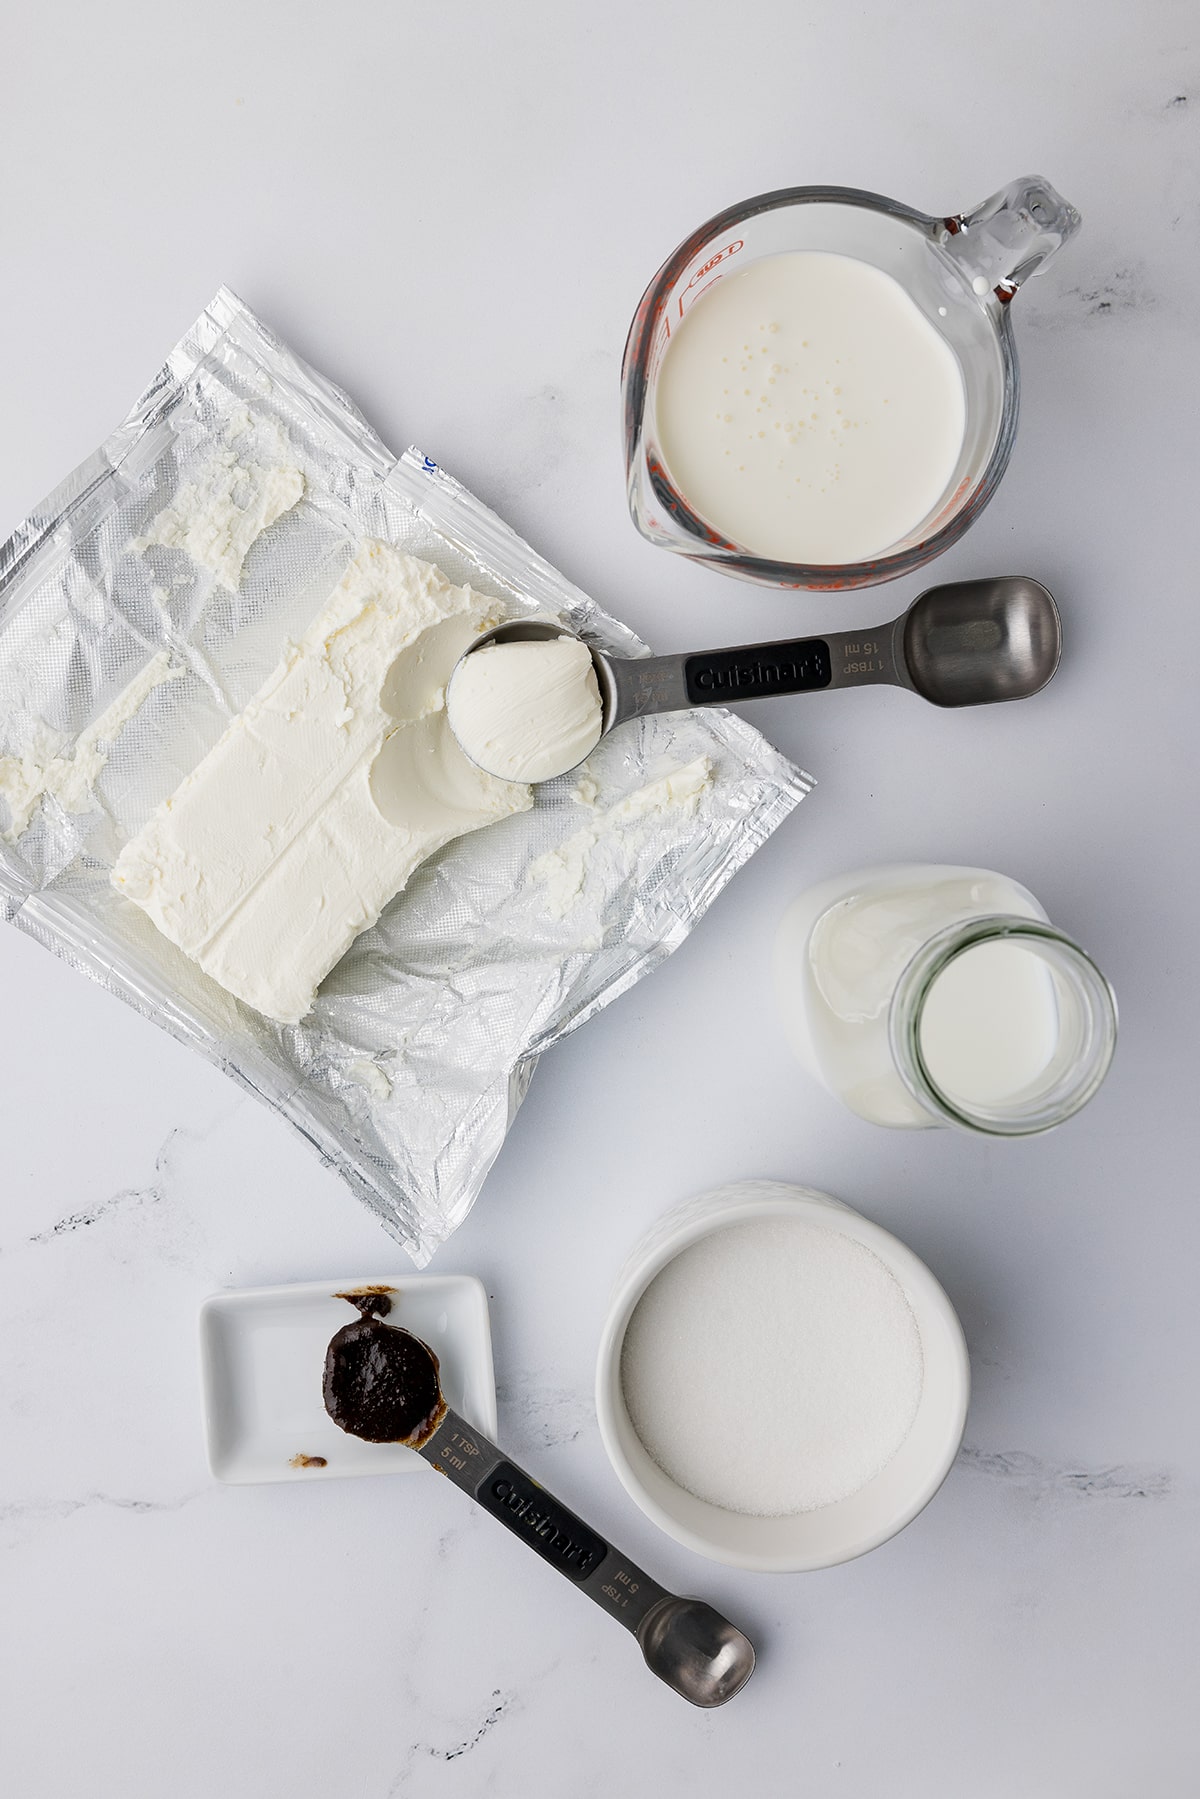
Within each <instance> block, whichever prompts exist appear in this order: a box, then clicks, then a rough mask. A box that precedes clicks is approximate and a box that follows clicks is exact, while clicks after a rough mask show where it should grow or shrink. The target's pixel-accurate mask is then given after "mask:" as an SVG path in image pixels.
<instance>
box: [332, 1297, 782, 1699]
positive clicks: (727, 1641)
mask: <svg viewBox="0 0 1200 1799" xmlns="http://www.w3.org/2000/svg"><path fill="white" fill-rule="evenodd" d="M337 1297H338V1298H339V1299H345V1300H348V1301H349V1302H350V1304H351V1305H352V1306H354V1307H356V1308H357V1310H358V1312H359V1317H358V1318H356V1319H355V1320H353V1322H352V1323H350V1324H347V1325H345V1326H343V1328H342V1329H341V1330H340V1331H338V1333H337V1334H336V1336H335V1337H334V1338H333V1340H332V1341H331V1343H330V1345H329V1348H328V1350H327V1352H326V1356H325V1379H324V1397H325V1409H326V1411H327V1412H328V1413H329V1416H330V1417H331V1418H332V1419H333V1422H334V1423H335V1424H337V1425H338V1426H340V1428H341V1429H342V1430H344V1431H348V1432H349V1433H350V1434H351V1435H353V1436H357V1437H363V1438H365V1439H366V1440H367V1441H368V1442H371V1443H405V1444H407V1445H408V1447H409V1448H410V1449H415V1450H416V1452H417V1454H418V1455H419V1456H422V1457H423V1458H424V1460H425V1461H427V1462H428V1463H429V1464H430V1466H431V1467H433V1468H436V1469H437V1471H438V1473H439V1474H444V1475H445V1476H446V1478H447V1479H448V1480H451V1481H453V1482H454V1485H455V1486H456V1487H461V1488H462V1489H463V1491H464V1493H469V1494H470V1495H471V1498H472V1499H474V1500H475V1501H476V1502H477V1504H479V1505H481V1506H482V1507H483V1509H484V1511H486V1512H490V1513H491V1514H492V1516H493V1518H499V1520H500V1522H501V1523H502V1524H506V1525H507V1526H508V1528H509V1530H511V1531H512V1532H513V1533H514V1534H515V1535H516V1536H518V1537H520V1538H521V1539H522V1540H523V1541H524V1542H525V1543H527V1544H528V1545H529V1547H530V1548H531V1549H533V1550H536V1552H537V1554H538V1555H540V1556H541V1557H542V1558H543V1559H544V1560H545V1561H547V1562H549V1563H550V1565H551V1567H552V1568H557V1569H558V1571H559V1573H560V1574H565V1575H566V1577H567V1579H568V1580H570V1581H573V1582H574V1584H575V1585H576V1586H577V1587H578V1588H579V1590H580V1591H581V1592H583V1593H586V1594H587V1595H588V1598H589V1599H594V1600H595V1601H596V1603H597V1605H599V1606H602V1607H603V1609H604V1610H605V1611H606V1612H607V1613H608V1614H609V1616H610V1617H613V1618H615V1619H616V1620H617V1622H618V1623H619V1624H623V1625H624V1626H625V1628H626V1629H627V1630H630V1631H632V1632H633V1634H634V1636H635V1637H636V1638H637V1640H638V1643H639V1645H640V1647H641V1651H642V1654H643V1656H644V1657H645V1659H646V1665H647V1666H648V1667H649V1668H650V1669H651V1671H652V1672H653V1673H655V1674H657V1675H658V1677H659V1679H660V1680H664V1681H665V1682H666V1683H667V1685H668V1686H669V1687H672V1688H674V1690H675V1692H677V1693H679V1694H681V1695H682V1696H683V1698H684V1699H687V1700H690V1701H691V1703H692V1704H693V1705H702V1706H714V1705H724V1703H725V1701H726V1700H727V1699H732V1698H733V1696H734V1694H735V1693H737V1692H740V1691H741V1689H742V1687H744V1686H745V1684H746V1682H747V1681H748V1680H749V1678H750V1676H751V1674H752V1673H753V1672H754V1648H753V1645H752V1644H751V1643H750V1641H749V1639H748V1638H747V1637H744V1636H743V1635H742V1633H741V1631H740V1630H736V1629H735V1628H734V1626H733V1625H732V1624H730V1623H729V1622H728V1621H727V1620H726V1619H725V1618H723V1617H722V1616H721V1614H720V1612H717V1611H714V1610H713V1608H712V1606H711V1605H706V1604H705V1603H704V1601H703V1600H701V1599H677V1598H676V1597H675V1596H674V1595H673V1594H671V1593H668V1592H667V1590H666V1588H665V1587H660V1586H659V1584H658V1582H657V1581H655V1580H651V1579H650V1577H649V1576H648V1575H646V1574H643V1573H642V1571H641V1569H640V1568H639V1567H637V1566H636V1564H635V1563H633V1562H631V1561H630V1560H629V1559H628V1558H627V1557H626V1556H623V1555H622V1554H621V1553H620V1551H619V1550H617V1549H614V1548H613V1547H612V1545H611V1544H610V1543H606V1542H605V1541H604V1539H603V1538H602V1537H599V1536H597V1534H596V1532H595V1531H594V1530H592V1529H590V1528H589V1527H588V1525H586V1524H584V1523H583V1521H582V1520H581V1519H579V1518H577V1517H576V1516H575V1514H574V1512H569V1511H568V1510H567V1508H566V1506H564V1505H561V1504H560V1503H559V1501H558V1500H557V1499H555V1498H554V1497H553V1495H552V1494H550V1493H547V1491H546V1489H545V1488H544V1487H541V1486H539V1485H538V1483H537V1482H536V1481H534V1480H531V1479H530V1478H529V1476H528V1475H527V1474H525V1473H523V1472H522V1470H521V1469H520V1468H518V1467H517V1466H516V1465H515V1463H513V1462H511V1461H509V1460H508V1458H507V1456H505V1455H504V1454H503V1452H502V1451H501V1450H499V1449H498V1448H497V1447H496V1445H495V1444H494V1443H489V1442H488V1440H487V1438H486V1437H484V1436H481V1435H480V1433H479V1432H478V1431H477V1430H476V1429H475V1428H474V1427H473V1426H472V1425H470V1424H468V1423H467V1422H466V1420H465V1419H463V1418H460V1417H459V1415H458V1413H457V1412H453V1411H451V1409H450V1407H449V1406H448V1405H447V1404H446V1401H445V1399H444V1398H443V1396H442V1388H441V1381H440V1379H439V1374H438V1359H437V1357H436V1356H435V1355H434V1353H433V1351H432V1350H431V1349H430V1348H429V1346H428V1345H427V1344H425V1343H423V1342H422V1341H421V1339H420V1338H419V1337H414V1336H413V1334H412V1332H411V1331H406V1330H403V1329H400V1328H398V1327H397V1326H395V1325H391V1324H387V1323H385V1322H384V1319H385V1317H386V1315H387V1313H388V1312H389V1311H390V1310H391V1305H392V1302H391V1299H390V1297H389V1292H388V1289H386V1288H384V1289H379V1288H375V1289H370V1288H368V1289H366V1290H363V1291H359V1292H355V1293H339V1294H338V1295H337Z"/></svg>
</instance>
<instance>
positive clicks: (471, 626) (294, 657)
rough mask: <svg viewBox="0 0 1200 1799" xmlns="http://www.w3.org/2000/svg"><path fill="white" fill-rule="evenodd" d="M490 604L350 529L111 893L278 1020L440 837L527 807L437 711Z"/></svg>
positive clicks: (307, 994)
mask: <svg viewBox="0 0 1200 1799" xmlns="http://www.w3.org/2000/svg"><path fill="white" fill-rule="evenodd" d="M504 616H505V612H504V608H503V607H502V606H501V605H499V603H498V602H497V601H495V600H492V599H488V598H486V597H484V596H482V595H480V594H477V593H475V592H473V591H472V590H471V589H470V588H469V587H456V586H454V585H453V584H452V583H451V582H450V581H448V580H447V579H446V577H445V576H444V575H443V574H442V573H441V572H440V570H438V569H436V568H434V567H433V566H432V565H431V564H430V563H426V562H420V561H418V560H417V559H416V558H415V557H412V556H406V555H402V554H401V553H400V552H398V551H397V550H394V549H392V548H391V547H390V546H389V545H387V544H384V543H379V542H375V541H370V540H368V541H366V542H364V543H363V544H362V545H361V546H360V547H359V550H358V553H357V554H356V555H355V557H354V559H353V561H352V562H351V563H350V565H349V567H348V568H347V570H346V573H345V575H344V576H343V578H342V580H341V582H340V583H339V585H338V587H337V588H336V589H335V591H334V593H333V595H332V596H331V598H330V600H329V602H328V604H327V605H326V606H325V608H324V610H323V611H322V612H321V613H320V615H319V617H318V618H317V619H316V620H315V621H314V623H313V624H312V625H311V626H310V627H309V629H308V631H307V632H306V633H305V635H304V636H303V638H302V639H301V640H300V642H299V643H298V644H295V645H293V646H291V647H290V648H289V649H288V652H287V654H286V655H285V656H284V658H283V660H282V661H281V662H280V664H279V666H278V667H277V668H276V669H275V671H274V673H273V674H272V675H271V676H270V677H269V679H268V680H267V681H266V682H265V683H264V685H263V686H262V688H261V689H260V690H259V692H258V693H257V694H256V695H255V697H254V698H253V699H252V700H251V701H250V704H249V705H248V706H247V707H246V708H245V710H244V711H243V712H242V713H241V714H240V715H239V716H238V717H237V718H236V719H234V721H233V723H232V724H231V725H230V726H229V728H228V730H227V731H226V732H225V734H224V736H223V737H222V738H221V739H220V740H219V742H218V743H217V744H216V745H215V746H214V747H213V749H212V750H210V751H209V753H208V755H207V756H206V757H205V758H204V760H203V761H202V762H201V763H200V764H199V766H198V767H197V768H195V769H194V770H193V771H192V773H191V774H190V775H189V776H188V777H187V779H186V780H185V781H184V782H183V783H182V784H181V785H180V786H179V787H178V788H177V789H176V791H175V793H173V794H172V795H171V797H170V798H169V799H168V800H166V801H165V802H164V804H163V805H162V806H160V807H159V809H158V811H157V812H156V813H155V814H154V815H153V817H151V818H150V820H149V821H148V823H147V824H146V825H145V826H144V827H143V829H142V830H141V831H140V832H139V833H138V834H137V836H136V837H134V838H133V839H132V840H131V841H130V842H129V843H128V844H127V845H126V846H125V848H124V850H123V851H122V852H121V855H120V856H119V858H118V860H117V863H116V866H115V868H114V870H113V877H112V878H113V884H114V886H115V887H116V888H117V889H118V891H119V892H121V893H123V894H124V895H125V896H126V897H127V898H128V899H130V900H132V901H133V902H134V903H135V904H136V905H138V906H140V907H141V909H142V910H143V911H144V912H145V913H146V914H147V915H148V917H149V918H150V919H151V920H152V921H153V923H154V924H155V925H156V926H157V927H158V929H159V930H160V931H161V932H162V933H163V935H164V936H166V937H168V938H169V939H170V940H171V942H172V943H174V944H176V945H178V947H179V948H180V949H181V950H183V951H184V953H185V954H186V955H188V956H190V957H191V958H192V960H193V961H195V962H197V963H198V964H199V965H200V967H201V968H202V969H204V971H205V972H206V973H207V974H209V975H210V976H211V977H212V978H213V979H214V980H215V981H217V982H219V984H220V985H221V986H222V987H224V988H225V989H226V991H227V992H229V993H232V994H234V995H235V996H236V997H237V998H238V999H241V1000H244V1001H245V1002H246V1004H247V1005H250V1006H253V1007H254V1008H255V1010H256V1011H259V1012H261V1013H263V1014H264V1015H265V1016H266V1017H267V1018H271V1019H274V1020H276V1021H277V1022H279V1023H282V1024H296V1023H298V1022H299V1021H300V1019H301V1018H303V1017H304V1016H305V1015H306V1014H307V1013H308V1011H309V1010H310V1009H311V1007H312V1003H313V1000H314V998H315V996H316V991H317V988H318V986H319V985H320V983H321V981H323V980H324V978H325V976H326V975H327V974H328V973H329V971H330V969H331V968H332V967H333V966H334V964H335V963H336V962H337V961H338V960H339V959H340V958H341V957H342V956H343V955H344V954H345V952H346V950H348V949H349V947H350V945H351V944H352V943H353V942H354V939H355V938H356V937H357V936H358V935H359V934H360V933H361V932H362V931H365V930H367V929H368V928H369V927H370V926H371V925H373V924H374V923H375V921H376V919H377V918H378V917H379V914H380V912H381V911H382V910H383V908H384V907H385V906H386V905H387V903H388V902H389V900H391V899H393V898H394V897H395V895H396V894H397V893H399V892H400V891H401V890H402V889H403V888H404V887H405V885H406V884H407V882H408V880H409V878H410V877H411V875H412V874H413V872H414V871H415V870H416V869H417V868H418V867H419V866H420V864H421V863H422V862H423V861H425V859H426V858H427V857H428V856H431V855H433V854H434V852H435V851H436V850H439V849H441V848H442V847H443V846H444V845H445V844H447V843H449V842H450V841H451V840H452V839H453V838H455V837H461V836H464V835H465V834H466V833H467V832H469V831H475V830H478V829H479V828H480V827H481V826H483V825H487V824H491V823H492V822H493V821H495V820H496V819H500V818H506V817H508V816H510V815H511V814H513V813H516V812H524V811H527V810H528V808H529V807H530V806H531V804H532V795H531V793H530V790H529V788H528V786H526V785H525V784H524V783H520V782H512V781H503V780H498V779H496V778H494V777H493V776H491V775H488V774H485V773H483V771H482V770H480V769H478V768H476V767H475V766H474V764H473V763H472V762H471V761H470V760H469V759H468V757H467V756H466V755H465V754H464V753H463V751H462V749H461V748H460V747H459V745H458V743H457V741H456V739H455V737H454V734H453V732H452V731H451V729H450V727H449V724H448V722H447V719H446V710H445V689H446V683H447V681H448V680H449V677H450V675H451V673H452V672H453V670H454V668H455V665H456V664H457V662H458V660H459V658H460V656H462V655H463V653H464V652H465V651H466V649H467V648H468V646H469V645H470V644H471V643H472V642H473V641H474V640H475V639H476V638H477V637H478V636H479V635H480V634H481V633H482V632H484V631H487V630H490V629H492V628H493V627H494V626H496V625H498V624H500V623H502V622H503V619H504Z"/></svg>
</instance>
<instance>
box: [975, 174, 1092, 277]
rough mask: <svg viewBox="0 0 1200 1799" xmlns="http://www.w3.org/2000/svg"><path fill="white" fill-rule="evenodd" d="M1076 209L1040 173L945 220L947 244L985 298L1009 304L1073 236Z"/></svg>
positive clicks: (1014, 183)
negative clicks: (1021, 288) (991, 297)
mask: <svg viewBox="0 0 1200 1799" xmlns="http://www.w3.org/2000/svg"><path fill="white" fill-rule="evenodd" d="M1079 226H1080V218H1079V214H1078V213H1077V212H1076V210H1075V208H1074V207H1073V206H1072V205H1070V204H1069V202H1068V201H1066V200H1064V199H1063V197H1062V195H1061V194H1059V193H1056V192H1055V190H1054V189H1053V188H1052V187H1051V186H1050V183H1049V182H1048V181H1043V180H1042V178H1041V176H1040V175H1021V176H1019V177H1018V178H1017V180H1016V181H1010V182H1009V184H1008V186H1007V187H1002V188H1001V189H1000V191H999V193H996V194H993V195H992V196H991V198H990V199H988V200H984V201H983V202H982V204H981V205H979V206H976V207H974V208H973V209H972V211H970V212H961V213H956V214H955V215H954V216H953V217H952V218H948V219H947V220H946V221H945V236H944V238H943V239H942V242H943V244H944V246H945V249H946V251H947V252H948V254H949V255H951V256H952V257H954V259H955V261H956V262H958V263H959V264H960V265H961V267H962V268H963V270H964V272H965V274H966V275H967V278H968V280H969V281H970V283H971V286H972V287H973V288H974V290H975V292H976V293H977V294H978V295H979V296H980V298H982V297H983V296H984V295H985V294H987V295H995V297H996V299H998V300H999V301H1000V302H1001V303H1002V304H1003V305H1007V304H1008V302H1009V301H1010V300H1011V299H1012V297H1013V295H1014V294H1015V293H1016V291H1017V289H1018V288H1019V287H1020V286H1021V284H1022V282H1024V281H1027V280H1028V279H1029V277H1030V275H1033V274H1035V273H1036V272H1037V270H1038V269H1040V268H1041V266H1042V264H1043V263H1044V262H1045V261H1046V260H1047V258H1048V257H1050V256H1053V254H1054V252H1055V251H1056V250H1057V249H1059V248H1060V246H1061V245H1063V244H1065V243H1066V241H1067V239H1068V238H1070V237H1074V235H1075V233H1076V232H1077V231H1078V229H1079Z"/></svg>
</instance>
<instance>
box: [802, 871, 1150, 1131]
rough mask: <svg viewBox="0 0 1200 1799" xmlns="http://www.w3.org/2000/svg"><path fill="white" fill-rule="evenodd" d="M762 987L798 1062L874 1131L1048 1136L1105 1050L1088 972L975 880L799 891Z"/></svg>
mask: <svg viewBox="0 0 1200 1799" xmlns="http://www.w3.org/2000/svg"><path fill="white" fill-rule="evenodd" d="M775 981H776V988H777V992H778V995H779V1001H780V1004H781V1007H782V1010H783V1017H784V1023H785V1027H786V1029H787V1032H788V1036H789V1038H790V1041H791V1044H792V1047H793V1049H794V1050H795V1052H796V1054H797V1056H798V1057H799V1058H800V1060H801V1061H802V1062H803V1063H804V1064H805V1066H806V1067H807V1068H808V1069H809V1071H810V1073H812V1074H813V1075H815V1076H816V1077H817V1079H819V1080H821V1081H822V1082H823V1083H824V1084H825V1086H826V1087H828V1088H829V1089H830V1091H831V1092H832V1093H834V1094H836V1095H837V1096H838V1098H839V1099H841V1100H843V1101H844V1102H845V1104H846V1105H848V1106H849V1107H850V1109H851V1110H852V1111H854V1112H857V1113H858V1114H859V1115H860V1117H863V1118H867V1119H869V1120H871V1122H872V1123H874V1124H886V1125H895V1126H900V1127H902V1128H909V1129H921V1128H925V1129H928V1128H930V1127H933V1126H936V1125H956V1126H958V1127H959V1128H961V1129H963V1130H971V1131H979V1132H983V1133H984V1134H987V1135H991V1136H1002V1137H1019V1136H1027V1135H1030V1134H1032V1133H1033V1132H1036V1131H1044V1130H1048V1129H1050V1127H1051V1126H1052V1125H1056V1124H1060V1123H1062V1121H1063V1120H1064V1119H1065V1118H1069V1117H1070V1116H1071V1114H1072V1113H1073V1112H1077V1111H1078V1110H1079V1108H1080V1107H1081V1106H1082V1105H1085V1104H1086V1103H1087V1101H1088V1100H1089V1099H1090V1098H1091V1097H1092V1095H1093V1094H1094V1093H1095V1091H1096V1089H1097V1088H1098V1087H1099V1085H1100V1083H1101V1081H1102V1080H1103V1079H1104V1076H1105V1074H1106V1073H1107V1070H1108V1065H1109V1063H1110V1061H1111V1060H1112V1053H1113V1049H1114V1046H1115V1043H1116V1034H1117V1013H1116V1002H1115V1000H1114V998H1113V993H1112V989H1111V988H1110V987H1109V985H1108V982H1107V981H1106V980H1105V978H1104V976H1103V975H1102V974H1101V972H1100V970H1099V969H1098V968H1097V967H1096V965H1095V963H1094V962H1093V961H1092V960H1091V958H1090V957H1089V956H1087V955H1086V954H1085V953H1084V951H1083V950H1081V949H1080V948H1079V946H1078V944H1075V943H1073V942H1072V941H1071V939H1070V938H1069V937H1066V936H1064V934H1063V933H1062V932H1061V931H1058V930H1056V929H1055V928H1054V926H1053V925H1051V924H1050V922H1049V920H1048V918H1047V916H1046V914H1045V912H1044V911H1043V910H1042V907H1041V906H1040V905H1039V904H1038V902H1037V900H1036V899H1035V898H1034V897H1033V895H1032V894H1031V893H1030V892H1028V890H1027V889H1026V888H1024V887H1022V886H1020V885H1019V883H1018V882H1016V881H1012V880H1009V879H1008V877H1007V876H1005V875H1000V874H993V873H991V872H990V871H989V870H987V869H983V868H957V867H947V866H943V865H935V864H927V863H900V864H890V865H887V866H884V867H879V868H868V869H862V870H859V871H858V872H856V873H854V874H849V875H842V876H839V877H838V878H836V879H834V880H831V881H826V882H824V883H822V884H821V885H820V886H818V887H814V888H811V889H809V891H808V892H807V893H803V894H801V895H800V897H799V898H798V899H797V900H796V901H794V903H793V904H792V905H791V906H790V907H789V909H788V911H787V912H786V913H785V915H784V918H783V921H782V923H781V925H780V928H779V934H778V938H777V942H776V950H775Z"/></svg>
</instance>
